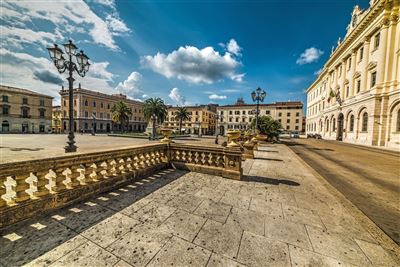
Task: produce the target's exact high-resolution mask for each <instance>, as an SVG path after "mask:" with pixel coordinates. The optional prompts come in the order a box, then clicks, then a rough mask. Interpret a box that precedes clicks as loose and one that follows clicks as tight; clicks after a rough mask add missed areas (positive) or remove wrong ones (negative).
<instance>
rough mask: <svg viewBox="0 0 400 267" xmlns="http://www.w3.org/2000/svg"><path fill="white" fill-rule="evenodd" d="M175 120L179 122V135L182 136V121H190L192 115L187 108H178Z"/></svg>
mask: <svg viewBox="0 0 400 267" xmlns="http://www.w3.org/2000/svg"><path fill="white" fill-rule="evenodd" d="M175 118H177V119H178V120H179V134H182V121H185V120H189V119H190V113H189V111H187V109H186V108H185V107H178V111H177V112H176V115H175Z"/></svg>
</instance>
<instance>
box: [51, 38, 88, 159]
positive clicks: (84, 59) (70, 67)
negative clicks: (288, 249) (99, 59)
mask: <svg viewBox="0 0 400 267" xmlns="http://www.w3.org/2000/svg"><path fill="white" fill-rule="evenodd" d="M63 46H64V50H65V53H66V54H67V59H65V58H64V56H63V54H64V52H63V51H62V50H61V49H60V48H59V47H58V46H57V45H56V44H54V47H49V48H47V50H48V51H49V55H50V58H51V59H52V60H53V63H54V65H55V66H56V68H57V70H58V72H59V73H64V72H65V71H68V78H67V80H68V85H69V88H68V89H69V91H68V93H69V94H68V106H69V107H68V112H69V128H68V141H67V145H66V146H65V147H64V149H65V153H68V152H76V149H77V146H76V145H75V140H74V139H75V135H74V107H73V86H74V81H75V79H74V78H73V77H72V74H73V72H74V71H75V72H76V73H77V74H78V75H79V76H81V77H85V74H86V72H88V71H89V66H90V63H89V57H88V56H86V55H85V54H84V53H83V51H82V50H81V51H80V52H77V50H78V48H77V47H76V45H75V44H74V43H72V41H71V40H69V41H68V43H66V44H63Z"/></svg>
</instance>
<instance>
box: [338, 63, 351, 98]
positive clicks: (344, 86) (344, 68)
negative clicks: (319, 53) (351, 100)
mask: <svg viewBox="0 0 400 267" xmlns="http://www.w3.org/2000/svg"><path fill="white" fill-rule="evenodd" d="M341 66H342V82H341V85H340V89H341V91H340V97H341V98H342V101H344V100H345V99H346V98H347V96H346V86H347V84H345V83H346V77H347V75H346V74H347V69H346V68H347V64H346V60H345V59H343V60H342V65H341ZM349 96H350V92H349Z"/></svg>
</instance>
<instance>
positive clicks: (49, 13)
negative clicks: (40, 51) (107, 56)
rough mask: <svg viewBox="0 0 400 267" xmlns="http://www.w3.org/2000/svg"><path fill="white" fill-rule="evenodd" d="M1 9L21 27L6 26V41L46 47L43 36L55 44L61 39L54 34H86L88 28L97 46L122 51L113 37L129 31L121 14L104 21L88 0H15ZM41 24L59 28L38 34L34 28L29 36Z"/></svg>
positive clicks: (109, 16) (4, 3)
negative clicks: (55, 40)
mask: <svg viewBox="0 0 400 267" xmlns="http://www.w3.org/2000/svg"><path fill="white" fill-rule="evenodd" d="M108 2H111V3H113V2H112V1H108ZM0 8H2V11H3V12H2V16H4V17H6V18H8V20H7V21H13V23H12V24H13V25H14V26H16V25H19V27H20V28H16V27H10V26H4V27H5V28H8V30H7V31H6V33H5V34H4V33H3V31H2V38H4V39H8V38H14V39H15V38H16V39H17V40H18V38H19V39H21V41H22V42H24V41H25V42H26V41H29V39H30V38H33V39H34V40H33V42H36V43H39V44H43V41H41V40H37V38H38V37H39V36H44V37H45V39H48V40H45V42H46V41H52V40H53V39H54V38H55V37H57V38H60V36H59V35H58V36H54V34H53V32H59V33H60V35H61V36H70V35H71V29H74V28H76V29H77V30H78V32H82V27H84V28H85V30H86V33H87V34H88V35H89V36H90V37H91V39H92V41H93V42H94V43H96V44H100V45H103V46H105V47H108V48H110V49H112V50H118V49H119V48H118V46H117V44H116V43H115V40H114V38H113V36H114V35H120V34H121V33H124V32H129V29H128V28H127V27H126V25H125V23H124V22H123V21H122V20H120V19H119V17H118V14H117V13H115V12H114V13H113V15H108V16H107V18H106V20H103V19H101V18H100V17H99V16H97V15H96V14H95V13H94V12H93V11H92V10H91V9H90V7H89V6H88V5H87V3H85V2H84V1H79V2H78V1H42V2H37V1H34V2H32V1H13V2H12V3H7V2H5V1H1V3H0ZM114 11H115V10H114ZM37 22H40V23H43V22H47V23H50V24H49V26H54V27H55V29H54V30H49V31H48V32H42V31H37V32H36V33H35V31H34V30H33V29H31V30H30V31H31V32H30V33H29V32H28V31H29V30H27V28H31V27H32V25H35V27H36V25H39V24H38V23H37ZM29 36H32V37H29Z"/></svg>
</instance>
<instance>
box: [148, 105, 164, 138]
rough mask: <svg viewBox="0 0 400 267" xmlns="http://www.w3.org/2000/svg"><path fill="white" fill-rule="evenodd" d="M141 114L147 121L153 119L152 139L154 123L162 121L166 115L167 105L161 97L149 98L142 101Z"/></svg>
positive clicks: (154, 128) (154, 135)
mask: <svg viewBox="0 0 400 267" xmlns="http://www.w3.org/2000/svg"><path fill="white" fill-rule="evenodd" d="M143 115H144V118H145V119H146V120H147V121H150V120H152V121H153V133H152V136H153V139H155V138H156V123H157V122H158V123H162V122H164V120H165V118H166V117H167V106H166V105H165V103H164V100H162V99H161V98H159V97H157V98H149V99H147V100H146V101H145V102H144V105H143Z"/></svg>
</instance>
